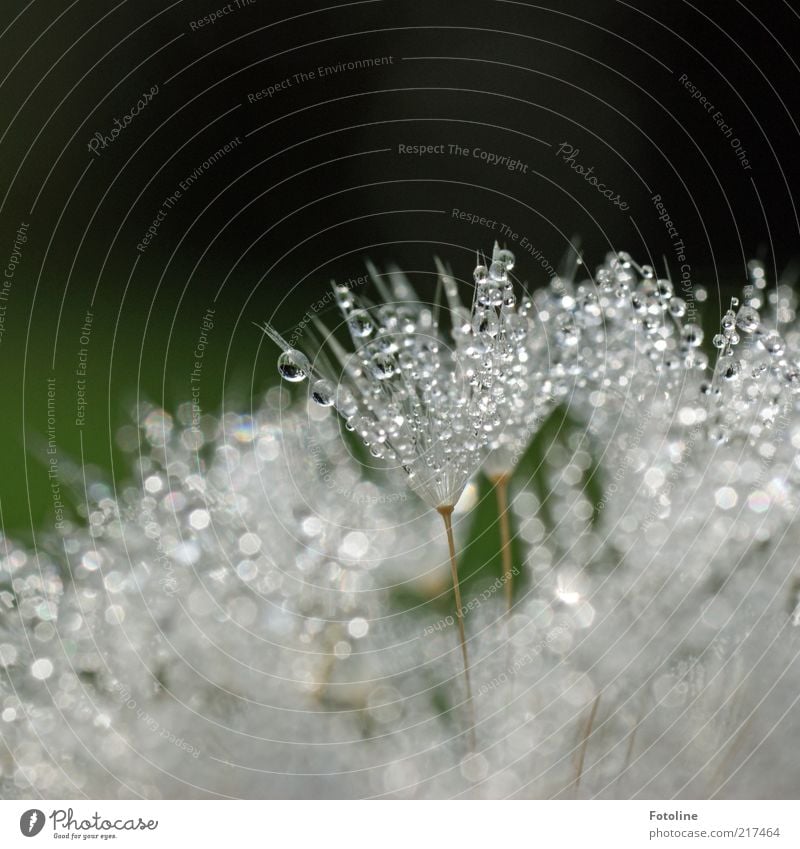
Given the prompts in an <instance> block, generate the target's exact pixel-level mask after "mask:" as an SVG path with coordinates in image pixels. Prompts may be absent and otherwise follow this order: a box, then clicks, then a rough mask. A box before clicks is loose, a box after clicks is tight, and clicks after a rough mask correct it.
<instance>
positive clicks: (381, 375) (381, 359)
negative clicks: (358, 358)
mask: <svg viewBox="0 0 800 849" xmlns="http://www.w3.org/2000/svg"><path fill="white" fill-rule="evenodd" d="M396 372H397V363H396V362H395V360H394V357H389V356H386V354H375V356H374V357H373V358H372V374H373V375H374V376H375V377H376V378H377V379H378V380H389V378H391V377H394V375H395V373H396Z"/></svg>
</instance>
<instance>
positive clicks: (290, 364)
mask: <svg viewBox="0 0 800 849" xmlns="http://www.w3.org/2000/svg"><path fill="white" fill-rule="evenodd" d="M310 371H311V363H309V361H308V357H306V356H305V354H301V353H300V351H296V350H295V349H294V348H291V349H290V350H288V351H284V352H283V353H282V354H281V355H280V357H278V372H279V373H280V376H281V377H282V378H283V379H284V380H288V381H289V383H300V381H302V380H305V379H306V378H307V377H308V375H309V373H310Z"/></svg>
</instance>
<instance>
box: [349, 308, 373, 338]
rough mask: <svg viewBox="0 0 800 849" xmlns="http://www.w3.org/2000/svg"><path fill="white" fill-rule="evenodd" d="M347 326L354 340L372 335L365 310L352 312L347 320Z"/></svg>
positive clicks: (370, 323)
mask: <svg viewBox="0 0 800 849" xmlns="http://www.w3.org/2000/svg"><path fill="white" fill-rule="evenodd" d="M347 326H348V327H349V328H350V332H351V333H352V334H353V336H355V337H356V339H366V337H367V336H369V335H370V334H371V333H372V329H373V328H372V321H371V320H370V317H369V314H368V313H367V311H366V310H353V312H352V313H350V315H349V317H348V319H347Z"/></svg>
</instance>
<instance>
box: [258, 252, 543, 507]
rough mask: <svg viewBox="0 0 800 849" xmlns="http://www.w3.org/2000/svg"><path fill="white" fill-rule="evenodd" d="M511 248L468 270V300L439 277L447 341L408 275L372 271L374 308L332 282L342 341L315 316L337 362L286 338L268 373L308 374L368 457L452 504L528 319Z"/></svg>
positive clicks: (503, 395)
mask: <svg viewBox="0 0 800 849" xmlns="http://www.w3.org/2000/svg"><path fill="white" fill-rule="evenodd" d="M513 267H514V257H513V254H511V252H510V251H505V250H501V249H500V248H499V247H496V248H495V252H494V254H493V260H492V262H491V263H490V264H489V266H488V268H487V267H486V266H485V265H483V264H479V265H478V266H477V268H476V269H475V273H474V282H475V287H474V294H473V298H472V304H471V306H470V307H469V308H467V307H464V306H463V305H462V303H461V301H460V299H459V297H458V293H457V285H456V283H455V281H454V280H453V278H452V277H450V276H449V275H443V279H444V280H445V290H446V294H447V298H448V304H449V307H450V316H449V322H450V326H451V336H452V341H449V340H447V339H445V336H444V334H443V332H442V329H441V328H440V322H439V318H440V307H439V305H438V304H436V303H434V304H428V303H425V302H423V301H421V300H420V299H419V297H418V296H417V294H416V293H415V292H414V290H413V289H412V287H411V284H410V282H409V281H408V280H407V279H406V277H405V276H404V275H402V274H400V273H399V272H393V273H389V274H387V275H386V277H388V281H389V282H388V284H387V283H386V282H385V281H384V280H383V279H382V275H380V274H379V273H378V272H377V270H376V269H374V268H371V275H372V278H373V281H374V282H375V285H376V287H377V288H378V289H379V291H380V293H381V295H382V296H383V302H382V303H381V304H380V305H379V306H375V305H372V304H371V303H369V302H368V301H367V300H366V299H363V298H360V297H359V296H357V295H356V294H355V293H354V292H353V291H352V290H351V289H349V288H347V287H342V286H335V287H334V295H335V300H336V304H337V306H338V308H339V310H340V313H341V316H342V320H343V324H344V325H345V327H346V329H347V332H348V334H349V337H350V342H351V346H352V350H346V349H345V348H344V346H342V345H341V344H340V343H339V342H338V341H337V339H336V337H335V335H334V333H332V332H330V331H328V330H327V328H325V327H324V326H323V325H322V324H321V323H320V322H317V325H318V329H319V330H320V332H322V333H323V334H324V336H325V340H324V341H325V343H326V347H327V348H328V349H329V350H330V352H331V354H332V357H333V359H334V360H335V363H336V365H335V367H331V366H330V365H329V364H328V363H326V362H325V361H324V358H319V359H318V360H317V361H315V363H314V364H313V366H312V364H311V363H310V362H309V360H308V358H307V357H306V356H305V355H304V354H303V353H301V352H300V351H298V350H296V349H294V348H289V347H288V345H286V343H285V342H284V341H283V340H282V338H281V337H280V336H278V334H276V333H275V332H274V331H273V330H272V329H271V328H267V332H268V333H269V334H270V335H271V336H272V337H273V338H275V339H276V341H278V342H279V344H282V345H283V346H284V351H283V353H282V354H281V355H280V358H279V361H278V370H279V372H280V374H281V375H282V377H284V379H287V380H289V381H292V382H297V381H298V380H302V379H305V378H306V377H308V378H310V379H311V387H310V392H311V397H312V399H313V400H314V401H315V402H316V403H318V404H321V405H322V406H333V407H335V408H336V410H337V411H338V412H339V414H340V415H341V416H342V417H343V418H344V420H345V422H346V426H347V428H348V429H349V430H352V431H354V432H355V433H357V434H358V436H359V437H360V438H361V439H362V441H363V442H364V444H365V445H366V446H367V447H368V448H369V450H370V453H371V454H372V456H374V457H376V458H379V459H381V460H385V461H387V463H389V464H394V465H396V466H398V467H400V468H402V469H403V471H404V472H405V474H406V475H407V479H408V483H409V485H410V486H411V488H412V489H413V490H414V491H415V492H416V493H417V494H418V495H419V496H420V497H421V498H422V499H423V501H425V503H426V504H428V505H429V506H430V507H433V508H441V507H452V506H453V505H454V504H455V503H456V501H458V498H459V497H460V495H461V493H462V492H463V490H464V487H465V486H466V484H467V482H468V481H469V479H470V477H471V476H472V475H473V474H474V473H475V472H476V471H477V470H478V469H479V468H480V465H481V463H482V461H483V459H484V457H485V455H486V452H487V450H488V448H489V446H490V445H491V444H492V442H493V441H494V440H495V439H496V438H497V435H498V434H499V433H500V432H501V431H502V426H503V415H502V413H503V410H504V407H505V405H506V404H507V398H508V397H509V393H508V389H509V387H510V382H512V381H513V380H514V379H515V378H514V375H513V374H512V371H513V365H514V363H515V362H516V361H517V360H518V351H519V342H520V341H521V339H522V337H523V336H524V334H525V332H526V330H527V322H526V320H525V319H524V317H522V316H520V315H519V314H518V313H517V312H516V309H515V306H516V296H515V294H514V286H513V283H512V282H511V279H510V278H509V271H510V270H511V269H512V268H513Z"/></svg>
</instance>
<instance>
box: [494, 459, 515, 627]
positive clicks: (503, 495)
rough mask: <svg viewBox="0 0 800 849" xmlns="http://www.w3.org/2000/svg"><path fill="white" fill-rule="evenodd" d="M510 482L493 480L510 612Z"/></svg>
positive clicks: (499, 477)
mask: <svg viewBox="0 0 800 849" xmlns="http://www.w3.org/2000/svg"><path fill="white" fill-rule="evenodd" d="M510 480H511V476H510V475H496V476H495V477H494V478H492V482H493V483H494V491H495V495H496V497H497V515H498V517H499V519H500V553H501V555H502V557H503V585H504V587H505V594H506V607H507V608H508V610H509V611H510V610H511V607H512V605H513V603H514V570H513V563H512V559H513V558H512V551H511V521H510V518H509V515H508V484H509V481H510Z"/></svg>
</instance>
